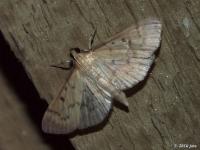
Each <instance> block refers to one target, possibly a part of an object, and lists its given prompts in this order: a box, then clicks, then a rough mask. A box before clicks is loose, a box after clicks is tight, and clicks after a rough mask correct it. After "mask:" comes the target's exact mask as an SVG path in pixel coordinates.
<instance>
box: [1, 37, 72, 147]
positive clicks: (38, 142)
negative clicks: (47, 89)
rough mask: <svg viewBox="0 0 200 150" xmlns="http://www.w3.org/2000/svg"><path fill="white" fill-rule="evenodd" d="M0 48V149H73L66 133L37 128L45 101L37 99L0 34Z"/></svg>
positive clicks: (23, 71)
mask: <svg viewBox="0 0 200 150" xmlns="http://www.w3.org/2000/svg"><path fill="white" fill-rule="evenodd" d="M0 51H1V55H0V133H1V134H0V150H22V149H27V150H58V149H59V150H65V149H66V147H67V148H68V149H69V150H73V148H72V145H71V144H70V142H69V141H67V140H66V137H62V136H59V137H58V136H57V137H56V136H52V135H46V134H44V133H42V132H41V123H40V122H41V118H42V116H43V112H44V110H45V109H46V106H47V104H46V102H45V101H42V100H41V99H40V97H39V95H38V93H37V92H36V90H35V88H34V86H33V84H32V83H31V81H30V79H29V78H28V76H27V75H26V73H25V70H24V68H23V66H22V65H21V64H20V62H19V61H18V60H17V59H16V57H15V56H14V55H13V53H12V51H11V50H10V48H9V46H8V45H7V44H6V41H5V40H4V38H3V36H2V34H0ZM27 99H28V100H27ZM70 148H71V149H70Z"/></svg>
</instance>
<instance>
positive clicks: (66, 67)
mask: <svg viewBox="0 0 200 150" xmlns="http://www.w3.org/2000/svg"><path fill="white" fill-rule="evenodd" d="M50 66H51V67H55V68H60V69H63V70H69V69H71V68H72V67H73V66H74V61H73V60H72V59H69V60H66V61H61V62H60V63H58V64H55V65H50Z"/></svg>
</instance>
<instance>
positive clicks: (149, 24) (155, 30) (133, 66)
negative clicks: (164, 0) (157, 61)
mask: <svg viewBox="0 0 200 150" xmlns="http://www.w3.org/2000/svg"><path fill="white" fill-rule="evenodd" d="M161 28H162V27H161V23H160V21H159V20H157V19H152V18H151V19H146V20H144V21H142V22H140V23H139V24H138V25H136V26H131V27H130V28H128V29H126V30H125V31H123V32H121V33H119V34H117V35H116V36H114V37H112V38H111V39H110V40H108V42H106V43H104V44H103V46H101V47H99V48H97V49H95V50H94V52H93V54H94V55H95V56H96V58H98V59H99V61H101V62H102V63H103V64H104V67H107V70H111V73H112V76H111V77H112V79H111V82H112V84H114V85H115V86H116V87H117V88H118V89H121V90H125V89H128V88H131V87H133V86H134V85H135V84H137V83H138V82H140V81H141V80H143V79H144V77H145V76H146V74H147V72H148V70H149V68H150V66H151V64H152V63H153V60H154V52H155V51H156V49H157V48H158V47H159V45H160V40H161ZM109 80H110V79H109Z"/></svg>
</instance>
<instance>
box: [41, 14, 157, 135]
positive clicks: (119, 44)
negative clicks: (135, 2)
mask: <svg viewBox="0 0 200 150" xmlns="http://www.w3.org/2000/svg"><path fill="white" fill-rule="evenodd" d="M91 41H93V40H91ZM160 41H161V23H160V21H159V20H158V19H155V18H149V19H145V20H143V21H140V22H139V23H138V24H137V25H133V26H131V27H129V28H127V29H126V30H125V31H123V32H121V33H118V34H116V35H115V36H113V37H112V38H110V39H109V40H108V41H107V42H105V43H103V44H102V46H101V47H98V48H95V49H91V44H90V45H89V50H80V49H72V50H71V56H72V60H73V67H72V68H73V71H72V73H71V75H70V77H69V78H68V80H66V82H65V84H64V86H63V87H62V90H61V91H60V92H59V94H58V96H57V97H56V98H55V99H54V100H53V101H52V102H51V104H50V105H49V107H48V109H47V110H46V112H45V114H44V117H43V120H42V129H43V131H44V132H47V133H54V134H68V133H71V132H73V131H75V130H77V129H85V128H88V127H91V126H95V125H97V124H99V123H101V122H102V121H103V120H104V119H105V118H106V117H107V116H108V114H109V112H110V110H111V108H112V104H113V99H115V100H117V101H119V102H121V103H122V104H124V105H125V106H128V101H127V98H126V96H125V94H124V92H123V90H126V89H129V88H131V87H133V86H134V85H136V84H137V83H138V82H140V81H142V80H143V79H144V78H145V76H146V75H147V72H148V70H149V68H150V66H151V64H152V63H153V61H154V52H155V51H156V49H157V48H158V47H159V45H160ZM91 43H92V42H91Z"/></svg>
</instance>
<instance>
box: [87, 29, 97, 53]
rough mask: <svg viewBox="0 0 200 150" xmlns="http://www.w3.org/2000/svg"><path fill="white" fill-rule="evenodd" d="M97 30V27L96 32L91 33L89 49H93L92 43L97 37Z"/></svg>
mask: <svg viewBox="0 0 200 150" xmlns="http://www.w3.org/2000/svg"><path fill="white" fill-rule="evenodd" d="M96 32H97V29H96V28H95V30H94V32H93V33H92V34H91V35H90V38H89V50H92V44H93V42H94V38H95V35H96Z"/></svg>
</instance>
